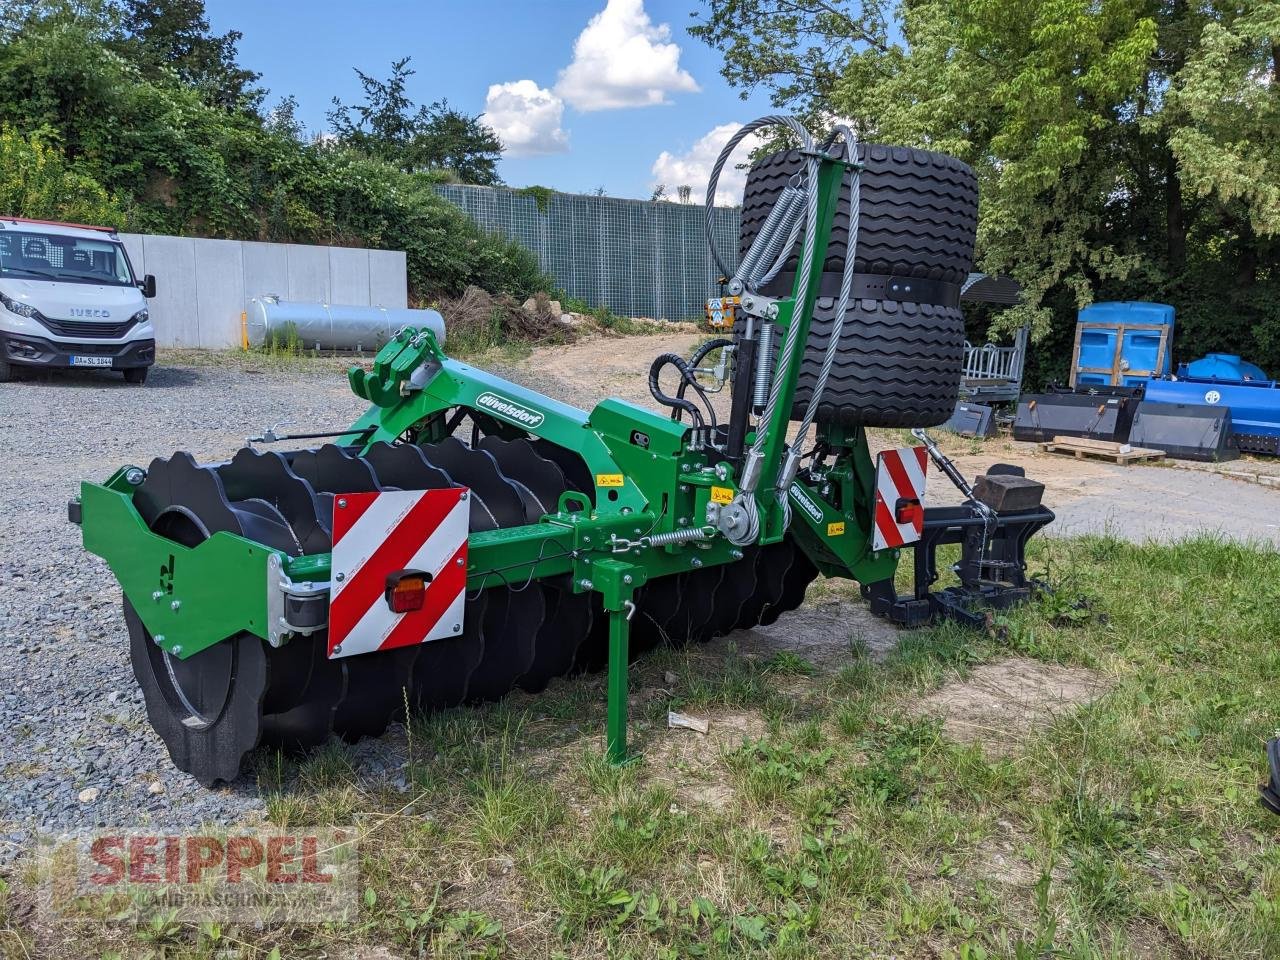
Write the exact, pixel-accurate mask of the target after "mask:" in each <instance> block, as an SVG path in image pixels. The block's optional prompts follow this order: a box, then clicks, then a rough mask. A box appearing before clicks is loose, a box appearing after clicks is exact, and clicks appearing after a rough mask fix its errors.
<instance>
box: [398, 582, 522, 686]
mask: <svg viewBox="0 0 1280 960" xmlns="http://www.w3.org/2000/svg"><path fill="white" fill-rule="evenodd" d="M491 593H492V591H488V590H481V591H479V592H478V594H477V595H476V596H474V597H473V596H471V595H468V596H467V612H466V617H465V619H464V623H463V626H462V633H461V634H459V635H458V636H456V637H442V638H441V639H439V640H432V641H430V642H428V643H424V644H421V645H419V646H418V647H417V650H418V659H417V660H416V661H415V662H414V665H413V696H412V700H413V706H414V708H415V709H417V710H419V711H422V712H429V711H432V710H443V709H446V708H448V707H456V706H459V705H460V704H462V703H464V702H465V701H466V699H467V690H468V688H469V686H470V683H471V676H472V674H473V673H475V670H476V668H477V667H478V666H480V661H481V660H482V659H483V658H484V632H485V630H486V629H487V630H490V631H497V630H499V629H501V625H502V623H503V622H504V621H505V618H506V605H505V603H504V604H502V605H501V610H499V613H498V618H497V620H496V621H495V622H491V621H490V616H489V609H488V606H489V598H490V595H491Z"/></svg>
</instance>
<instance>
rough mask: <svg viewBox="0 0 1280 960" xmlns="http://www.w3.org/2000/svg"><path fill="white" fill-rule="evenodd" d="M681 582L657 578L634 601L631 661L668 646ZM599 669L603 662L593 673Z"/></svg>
mask: <svg viewBox="0 0 1280 960" xmlns="http://www.w3.org/2000/svg"><path fill="white" fill-rule="evenodd" d="M685 579H686V578H685V577H683V576H679V575H676V576H669V577H660V578H658V579H657V580H654V581H652V582H650V583H649V584H648V585H647V586H645V588H644V589H643V590H642V591H641V593H640V596H639V597H637V598H636V615H635V616H634V617H633V618H632V620H631V646H630V651H631V657H632V659H634V658H636V657H638V656H641V655H643V654H644V653H647V652H648V651H649V650H652V649H653V648H654V647H656V646H659V645H660V644H664V643H670V642H671V639H672V631H673V630H675V629H676V618H677V615H678V614H679V613H680V603H681V588H682V587H683V586H684V583H685ZM603 666H604V662H601V664H600V665H599V667H595V668H594V669H600V668H602V667H603Z"/></svg>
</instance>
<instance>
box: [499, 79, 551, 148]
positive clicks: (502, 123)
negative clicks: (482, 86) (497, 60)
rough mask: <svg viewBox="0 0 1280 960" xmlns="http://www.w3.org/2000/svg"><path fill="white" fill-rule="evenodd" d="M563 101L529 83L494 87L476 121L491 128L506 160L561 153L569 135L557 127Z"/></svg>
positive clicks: (513, 83)
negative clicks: (504, 153) (503, 151)
mask: <svg viewBox="0 0 1280 960" xmlns="http://www.w3.org/2000/svg"><path fill="white" fill-rule="evenodd" d="M563 116H564V101H563V100H561V99H560V98H559V97H557V96H556V95H555V94H554V93H552V92H551V91H550V90H544V89H543V88H542V87H540V86H538V85H537V84H536V83H534V82H533V81H532V80H516V81H513V82H511V83H495V84H492V85H491V86H490V87H489V94H488V96H486V97H485V98H484V113H483V114H482V115H481V117H480V119H481V121H482V122H484V123H486V124H488V125H489V126H490V127H492V128H493V132H494V133H496V134H497V135H498V139H499V140H501V141H502V144H503V146H504V147H505V148H506V154H507V156H510V157H535V156H540V155H543V154H548V153H565V152H566V151H567V150H568V149H569V135H568V134H567V133H565V131H564V130H563V129H562V128H561V126H560V121H561V119H562V118H563Z"/></svg>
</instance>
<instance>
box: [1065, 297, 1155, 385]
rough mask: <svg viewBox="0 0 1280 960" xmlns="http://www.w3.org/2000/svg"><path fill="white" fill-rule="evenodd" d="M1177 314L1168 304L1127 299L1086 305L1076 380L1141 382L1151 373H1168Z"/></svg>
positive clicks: (1078, 382) (1078, 328)
mask: <svg viewBox="0 0 1280 960" xmlns="http://www.w3.org/2000/svg"><path fill="white" fill-rule="evenodd" d="M1173 317H1174V311H1173V307H1171V306H1169V305H1168V304H1165V303H1146V302H1144V301H1136V300H1123V301H1112V302H1106V303H1094V304H1091V305H1090V306H1087V307H1085V308H1084V309H1083V310H1081V311H1080V313H1079V316H1078V317H1077V326H1076V338H1077V347H1078V351H1079V354H1078V357H1077V360H1076V369H1075V384H1076V385H1077V386H1082V385H1092V384H1101V385H1107V386H1123V387H1136V386H1141V385H1143V384H1145V383H1146V382H1147V378H1148V377H1150V376H1158V377H1159V376H1168V375H1169V373H1170V370H1171V367H1172V364H1171V361H1170V357H1169V355H1170V352H1171V347H1172V344H1173ZM1134 325H1142V327H1143V328H1142V329H1134ZM1150 327H1155V328H1156V329H1148V328H1150ZM1162 334H1163V337H1162ZM1162 339H1163V344H1164V348H1163V349H1161V341H1162ZM1117 341H1119V347H1120V349H1119V351H1117V349H1116V344H1117Z"/></svg>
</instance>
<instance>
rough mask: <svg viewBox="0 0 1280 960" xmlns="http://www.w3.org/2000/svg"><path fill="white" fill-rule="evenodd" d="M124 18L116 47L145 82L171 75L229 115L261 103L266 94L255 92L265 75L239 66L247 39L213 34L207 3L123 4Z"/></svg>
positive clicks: (157, 0) (150, 0) (131, 0)
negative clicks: (239, 55)
mask: <svg viewBox="0 0 1280 960" xmlns="http://www.w3.org/2000/svg"><path fill="white" fill-rule="evenodd" d="M120 13H121V16H120V32H119V34H118V35H117V36H116V38H115V40H114V43H113V46H115V47H116V49H118V50H119V51H120V52H121V53H123V54H124V55H125V56H126V57H127V58H128V59H130V60H132V61H133V62H134V63H136V64H138V66H139V67H141V68H142V71H143V74H144V75H145V76H148V77H152V78H154V77H157V76H159V75H160V74H161V73H163V72H164V71H168V70H172V71H173V72H175V73H176V74H177V75H178V78H179V79H180V80H182V81H183V82H184V83H187V84H190V85H191V86H193V87H196V88H197V89H199V90H200V91H201V92H202V93H204V94H205V96H206V98H207V100H208V102H210V103H212V104H215V105H217V106H220V107H222V108H224V109H231V108H233V107H238V106H248V107H254V108H256V107H257V106H258V105H259V104H260V103H261V101H262V97H263V91H262V90H261V89H259V88H258V87H256V86H255V84H256V83H257V82H258V80H259V79H261V74H258V73H255V72H254V71H252V70H246V69H245V68H244V67H242V66H240V64H239V63H238V62H237V61H236V45H237V44H238V43H239V42H240V38H241V36H242V34H241V33H240V31H238V30H229V31H227V32H226V33H224V34H220V35H219V34H214V33H212V32H210V29H209V21H208V20H207V19H205V8H204V0H124V2H123V3H122V4H121V6H120Z"/></svg>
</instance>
